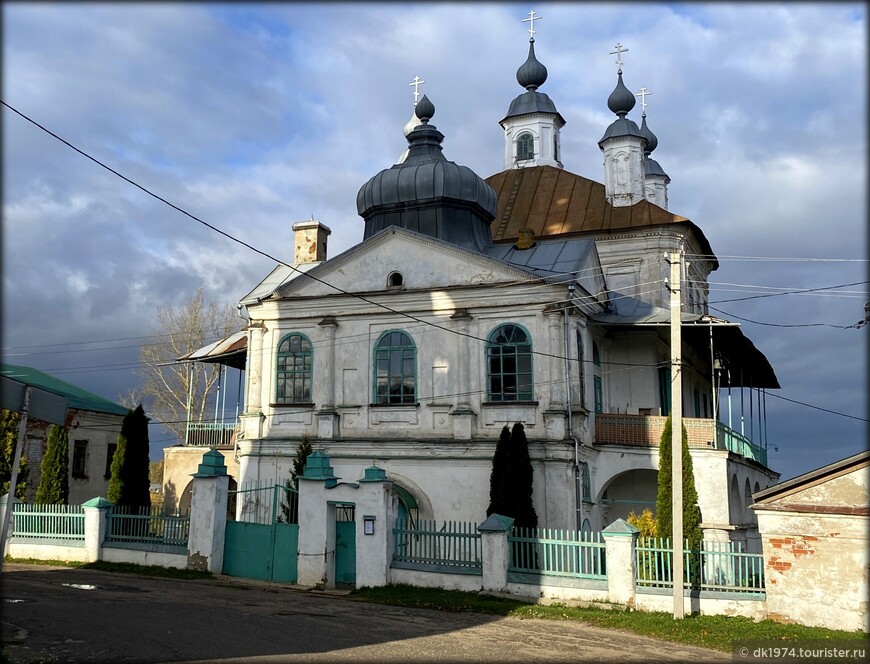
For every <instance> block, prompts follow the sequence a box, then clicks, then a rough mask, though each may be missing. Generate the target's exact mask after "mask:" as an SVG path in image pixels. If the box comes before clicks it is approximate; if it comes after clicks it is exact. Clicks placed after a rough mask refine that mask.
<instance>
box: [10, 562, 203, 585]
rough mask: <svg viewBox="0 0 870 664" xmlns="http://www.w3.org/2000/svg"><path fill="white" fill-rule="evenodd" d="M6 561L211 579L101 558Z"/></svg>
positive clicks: (180, 577) (169, 569)
mask: <svg viewBox="0 0 870 664" xmlns="http://www.w3.org/2000/svg"><path fill="white" fill-rule="evenodd" d="M5 560H6V562H7V563H18V564H22V565H52V566H55V567H74V568H77V569H95V570H99V571H101V572H123V573H127V574H142V575H143V576H160V577H166V578H169V579H211V578H214V577H213V575H212V573H211V572H199V571H196V570H192V569H176V568H174V567H160V566H159V565H135V564H133V563H107V562H104V561H102V560H99V561H96V562H92V563H83V562H77V561H70V560H38V559H36V558H12V557H10V556H6V558H5Z"/></svg>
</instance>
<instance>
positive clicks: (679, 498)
mask: <svg viewBox="0 0 870 664" xmlns="http://www.w3.org/2000/svg"><path fill="white" fill-rule="evenodd" d="M668 262H669V263H670V264H671V275H670V282H671V283H670V291H671V515H672V520H673V524H674V533H673V537H672V538H671V547H672V552H671V556H672V557H671V560H672V561H673V564H672V571H673V580H674V619H675V620H676V619H678V618H682V617H683V613H684V609H683V605H684V600H683V567H684V565H683V374H682V366H681V359H680V358H681V354H682V353H681V352H682V345H683V337H682V316H681V315H680V291H681V288H680V287H681V285H682V282H681V281H680V278H681V274H680V265H681V256H680V254H679V253H678V252H671V255H670V258H669V259H668Z"/></svg>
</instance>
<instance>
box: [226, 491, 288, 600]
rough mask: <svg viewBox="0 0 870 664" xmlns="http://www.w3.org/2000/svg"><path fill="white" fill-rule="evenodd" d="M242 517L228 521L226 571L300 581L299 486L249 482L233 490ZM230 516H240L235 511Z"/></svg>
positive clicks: (273, 579) (234, 574)
mask: <svg viewBox="0 0 870 664" xmlns="http://www.w3.org/2000/svg"><path fill="white" fill-rule="evenodd" d="M233 497H235V501H236V502H237V503H238V505H239V506H238V507H237V509H238V517H237V518H236V519H235V520H228V521H227V528H226V536H225V539H224V565H223V573H224V574H228V575H229V576H240V577H244V578H246V579H259V580H261V581H281V582H284V583H296V575H297V570H296V562H297V556H298V552H299V525H298V524H297V523H296V521H297V511H298V502H297V501H298V494H297V493H296V490H295V489H293V488H291V487H287V486H282V485H280V484H274V483H273V482H271V481H270V482H268V483H266V485H265V486H263V485H257V484H255V483H248V484H246V485H245V488H242V489H238V490H236V491H230V502H232V501H233ZM230 517H231V518H232V517H236V514H231V515H230Z"/></svg>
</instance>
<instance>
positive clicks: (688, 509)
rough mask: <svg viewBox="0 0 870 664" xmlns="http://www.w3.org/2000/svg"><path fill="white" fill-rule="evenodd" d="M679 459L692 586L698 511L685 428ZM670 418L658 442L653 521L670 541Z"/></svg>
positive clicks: (696, 568) (696, 559)
mask: <svg viewBox="0 0 870 664" xmlns="http://www.w3.org/2000/svg"><path fill="white" fill-rule="evenodd" d="M682 430H683V436H682V453H683V454H682V456H683V463H682V466H683V537H684V538H685V539H686V540H688V542H689V549H690V550H692V551H693V553H692V555H691V556H690V564H689V579H690V581H691V582H692V585H693V586H695V585H697V583H698V580H699V574H700V568H699V564H700V554H698V553H697V552H698V551H699V549H700V546H701V539H702V537H703V535H702V533H701V508H700V507H698V492H697V490H696V489H695V473H694V470H693V467H692V456H691V455H690V454H689V437H688V435H687V434H686V427H682ZM671 436H672V425H671V417H670V416H668V419H667V421H666V422H665V427H664V431H662V437H661V440H660V441H659V477H658V492H657V494H656V522H657V525H658V533H659V536H660V537H668V538H673V534H674V518H673V509H672V500H673V499H672V496H673V493H672V491H671V488H672V487H671V481H672V480H671V478H672V476H673V465H672V464H671Z"/></svg>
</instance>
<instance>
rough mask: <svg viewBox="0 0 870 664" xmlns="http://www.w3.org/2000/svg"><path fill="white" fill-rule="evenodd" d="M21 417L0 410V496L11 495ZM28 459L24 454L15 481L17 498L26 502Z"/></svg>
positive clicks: (11, 412)
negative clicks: (10, 484)
mask: <svg viewBox="0 0 870 664" xmlns="http://www.w3.org/2000/svg"><path fill="white" fill-rule="evenodd" d="M20 421H21V416H20V415H19V414H18V413H16V412H15V411H12V410H7V409H5V408H3V409H0V436H2V438H0V496H5V495H6V494H7V493H9V483H10V482H11V481H12V464H13V462H14V461H15V447H16V446H17V445H18V424H19V422H20ZM27 475H28V468H27V457H26V456H25V455H24V454H22V455H21V461H20V462H19V463H18V478H17V480H16V481H15V485H16V486H15V497H16V498H18V500H24V493H25V491H26V490H27Z"/></svg>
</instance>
